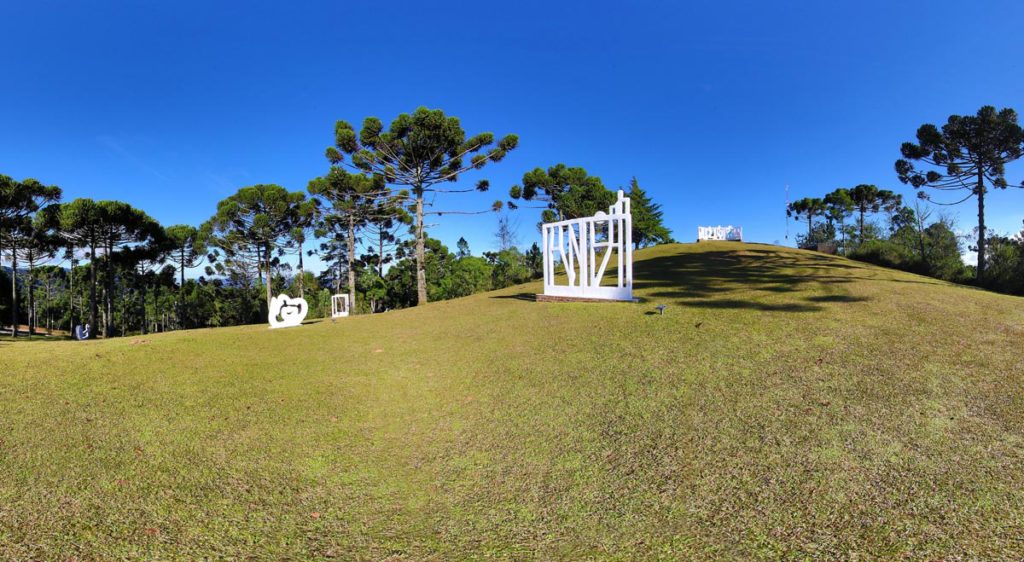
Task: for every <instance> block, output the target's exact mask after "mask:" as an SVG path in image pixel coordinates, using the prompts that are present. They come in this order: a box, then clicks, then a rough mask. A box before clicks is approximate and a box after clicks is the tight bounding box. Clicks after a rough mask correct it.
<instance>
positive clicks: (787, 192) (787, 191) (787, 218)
mask: <svg viewBox="0 0 1024 562" xmlns="http://www.w3.org/2000/svg"><path fill="white" fill-rule="evenodd" d="M786 240H789V184H788V183H787V184H786Z"/></svg>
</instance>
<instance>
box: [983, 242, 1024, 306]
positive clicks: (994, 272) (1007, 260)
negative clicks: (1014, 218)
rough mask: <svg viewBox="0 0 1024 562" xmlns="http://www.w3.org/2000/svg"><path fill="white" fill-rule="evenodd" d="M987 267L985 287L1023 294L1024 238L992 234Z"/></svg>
mask: <svg viewBox="0 0 1024 562" xmlns="http://www.w3.org/2000/svg"><path fill="white" fill-rule="evenodd" d="M988 249H989V252H990V253H989V269H988V271H987V272H986V275H985V280H984V283H985V287H987V288H989V289H992V290H995V291H999V292H1001V293H1009V294H1012V295H1024V239H1021V238H1008V237H1005V236H992V237H991V238H990V239H989V247H988Z"/></svg>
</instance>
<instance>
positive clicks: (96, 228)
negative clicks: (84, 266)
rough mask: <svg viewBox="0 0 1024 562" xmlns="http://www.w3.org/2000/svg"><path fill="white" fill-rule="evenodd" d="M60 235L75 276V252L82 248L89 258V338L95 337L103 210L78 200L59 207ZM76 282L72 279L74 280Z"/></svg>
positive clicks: (80, 199)
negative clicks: (67, 251) (97, 267)
mask: <svg viewBox="0 0 1024 562" xmlns="http://www.w3.org/2000/svg"><path fill="white" fill-rule="evenodd" d="M58 217H59V218H58V220H59V222H60V231H61V235H62V236H63V237H64V239H65V240H66V241H67V244H68V247H69V250H70V251H69V253H68V254H69V256H70V258H71V263H72V271H71V273H72V276H73V275H74V256H75V253H74V250H75V249H76V248H81V249H82V250H85V251H86V257H87V258H89V326H90V330H89V337H90V338H95V337H96V327H97V324H96V307H97V301H96V260H97V259H98V256H97V250H98V249H100V248H101V247H102V246H101V244H102V241H101V239H100V208H99V205H97V204H96V202H95V201H93V200H92V199H85V198H79V199H75V200H74V201H71V202H70V203H65V204H63V205H61V206H60V211H59V215H58ZM72 279H73V277H72Z"/></svg>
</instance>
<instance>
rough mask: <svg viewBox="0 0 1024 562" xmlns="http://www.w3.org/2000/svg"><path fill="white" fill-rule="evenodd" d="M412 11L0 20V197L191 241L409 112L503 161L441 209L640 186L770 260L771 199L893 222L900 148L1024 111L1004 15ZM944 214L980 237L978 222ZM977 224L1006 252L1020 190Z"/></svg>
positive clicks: (336, 6)
mask: <svg viewBox="0 0 1024 562" xmlns="http://www.w3.org/2000/svg"><path fill="white" fill-rule="evenodd" d="M420 4H421V3H413V2H408V3H404V2H390V3H376V2H358V3H355V2H338V1H334V2H324V3H314V2H292V3H285V2H264V3H259V2H253V3H242V2H183V1H182V2H90V3H85V2H47V1H34V2H12V1H9V0H5V1H4V2H3V3H2V4H0V19H2V20H3V21H4V23H5V25H4V28H5V31H4V41H3V42H4V48H3V49H2V50H0V68H2V69H3V76H4V86H3V87H2V88H0V131H2V133H0V173H4V174H7V175H11V176H15V177H17V178H23V177H36V178H38V179H40V180H42V181H44V182H47V183H54V184H57V185H60V186H61V187H63V188H64V190H65V196H66V198H67V199H71V198H75V197H93V198H97V199H106V198H113V199H122V200H125V201H128V202H130V203H132V204H133V205H136V206H138V207H140V208H142V209H144V210H145V211H147V212H148V213H150V214H151V215H152V216H154V217H155V218H157V219H158V220H160V221H161V222H162V223H164V224H168V225H169V224H174V223H181V222H185V223H192V224H199V223H200V222H202V221H203V220H205V219H206V218H208V217H209V216H210V215H211V214H212V213H213V211H214V209H215V206H216V203H217V201H218V200H220V199H222V198H224V197H226V196H228V195H230V194H231V193H233V192H234V191H235V190H236V189H237V188H239V187H242V186H245V185H252V184H256V183H278V184H281V185H283V186H286V187H288V188H290V189H293V190H299V189H305V187H306V184H307V182H308V180H309V179H310V178H312V177H315V176H317V175H319V174H321V173H323V172H324V171H325V170H326V168H327V162H326V160H325V159H324V157H323V151H324V148H325V147H327V146H328V145H329V144H330V143H331V142H332V135H333V124H334V122H335V121H336V120H338V119H345V120H348V121H350V122H353V123H355V124H358V123H361V122H362V119H363V118H364V117H366V116H369V115H373V116H378V117H380V118H381V119H383V120H384V121H385V122H388V121H390V120H391V119H392V118H393V117H394V116H395V115H397V114H398V113H401V112H408V111H412V110H414V109H415V108H416V107H418V106H421V105H426V106H428V107H432V108H441V109H444V110H445V111H446V112H447V113H449V114H452V115H455V116H457V117H459V118H461V120H462V123H463V126H464V128H465V129H466V130H467V132H468V133H470V134H473V133H477V132H482V131H492V132H494V133H495V134H496V135H499V136H500V135H504V134H506V133H516V134H518V135H519V136H520V148H519V149H518V150H516V151H515V152H513V153H511V154H510V155H509V156H508V158H506V159H505V160H504V161H503V162H501V163H499V164H496V165H492V166H489V167H488V168H487V169H485V170H484V171H482V172H480V173H474V174H472V175H467V176H466V177H465V178H464V180H463V181H466V182H467V183H469V182H475V181H476V179H478V178H483V177H486V178H488V179H489V180H490V181H491V185H492V191H491V192H490V193H487V194H470V195H466V196H462V195H454V196H447V197H446V198H445V199H443V200H439V201H438V208H448V209H453V210H472V209H482V208H486V207H487V206H488V205H489V203H490V202H491V201H493V200H494V199H496V198H501V199H505V198H506V195H507V188H508V186H509V185H511V184H513V183H517V182H518V181H519V179H520V178H521V176H522V174H523V172H524V171H526V170H529V169H532V168H534V167H536V166H542V167H547V166H550V165H552V164H555V163H558V162H564V163H566V164H568V165H572V166H583V167H585V168H586V169H587V170H588V171H589V172H590V173H592V174H594V175H597V176H600V177H601V178H602V179H603V181H604V183H605V185H607V186H608V187H613V188H614V187H617V186H623V185H626V184H628V182H629V179H630V177H631V176H636V177H637V178H638V179H639V181H640V184H641V185H642V186H643V187H645V188H646V189H647V190H648V191H649V193H651V195H652V196H653V197H654V198H655V200H656V201H658V202H660V203H662V204H663V206H664V210H665V215H666V222H667V224H668V226H669V227H671V228H672V229H673V231H674V234H675V236H676V237H677V238H678V239H680V240H683V241H689V240H692V239H693V238H694V237H695V236H696V227H697V225H698V224H705V225H714V224H735V225H741V226H742V227H743V228H744V234H745V236H746V237H747V238H748V239H751V240H755V241H762V242H779V243H787V240H786V239H785V235H786V217H785V212H784V206H785V193H784V187H785V186H786V185H787V184H788V185H789V186H790V196H791V197H792V198H797V197H801V196H805V195H813V196H817V195H821V194H823V193H825V192H826V191H829V190H832V189H834V188H836V187H840V186H852V185H856V184H858V183H875V184H877V185H879V186H882V187H887V188H891V189H898V190H901V191H902V192H903V193H905V194H906V195H907V196H912V195H913V193H912V190H911V189H909V188H904V187H903V186H901V185H900V184H899V182H898V181H897V179H896V176H895V173H894V172H893V170H892V166H893V161H894V160H895V159H896V158H898V157H899V145H900V143H901V142H903V141H905V140H911V139H912V138H913V135H914V132H915V130H916V129H917V127H918V126H919V125H920V124H922V123H924V122H938V123H941V122H944V121H945V119H946V117H947V116H948V115H949V114H951V113H960V114H963V113H973V112H974V111H976V110H977V109H978V108H979V107H980V106H981V105H985V104H991V105H995V106H997V107H1005V106H1009V107H1014V108H1016V109H1017V110H1018V111H1024V72H1021V66H1020V62H1019V60H1020V49H1019V44H1020V22H1021V21H1024V3H1020V2H1011V1H1006V2H994V1H993V2H986V1H979V2H974V3H965V2H948V1H933V2H927V3H925V2H917V3H910V2H891V1H889V2H812V1H807V2H723V1H718V2H692V3H676V2H628V3H627V2H552V1H547V2H533V1H525V2H506V3H481V2H474V3H458V2H446V3H439V4H438V7H435V8H427V7H424V6H421V5H420ZM1010 171H1011V173H1010V177H1009V179H1010V180H1011V181H1016V182H1020V180H1021V179H1024V166H1014V167H1012V168H1011V170H1010ZM950 211H951V212H952V213H954V214H955V215H956V216H958V217H959V220H960V226H961V227H963V228H970V227H971V226H972V225H973V224H974V221H976V206H973V205H967V204H964V205H960V206H957V207H952V208H951V209H950ZM989 213H990V214H989V215H988V217H987V218H988V222H989V224H990V225H991V226H993V227H994V228H995V229H996V230H997V231H1001V232H1004V233H1009V232H1016V231H1018V230H1020V227H1021V221H1022V219H1024V190H1010V191H1009V192H1005V193H997V194H995V195H993V196H992V197H991V202H990V205H989ZM515 216H516V218H517V219H518V221H519V223H520V228H519V234H520V238H521V242H522V243H523V244H527V243H529V242H532V241H533V240H534V239H535V238H537V234H536V230H535V228H534V227H533V225H534V224H535V223H536V221H537V212H536V211H522V210H521V211H518V212H517V213H516V215H515ZM495 222H496V217H495V216H494V215H483V216H477V217H464V216H450V217H443V218H441V219H440V220H439V224H438V225H437V226H436V227H434V228H433V229H432V232H431V233H432V235H434V236H436V237H439V238H441V239H442V240H443V241H444V242H446V243H447V244H449V245H450V246H452V247H454V243H455V240H457V239H458V237H459V236H460V235H462V236H465V237H466V238H467V239H468V240H469V242H470V246H471V248H472V250H473V251H474V253H479V252H481V251H483V250H486V249H490V247H491V246H492V245H493V236H492V232H493V231H494V228H495ZM799 229H800V226H799V225H793V224H790V226H789V230H790V238H789V241H788V243H790V244H791V243H792V240H793V236H794V235H795V233H796V232H798V231H799Z"/></svg>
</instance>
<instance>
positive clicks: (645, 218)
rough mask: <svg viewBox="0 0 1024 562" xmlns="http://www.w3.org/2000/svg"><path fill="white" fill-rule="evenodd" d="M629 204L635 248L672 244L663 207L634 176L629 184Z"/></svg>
mask: <svg viewBox="0 0 1024 562" xmlns="http://www.w3.org/2000/svg"><path fill="white" fill-rule="evenodd" d="M629 204H630V207H631V209H632V211H633V246H634V247H635V248H637V249H639V248H646V247H648V246H654V245H657V244H667V243H670V242H672V231H670V230H669V229H668V228H666V227H665V225H664V224H663V223H662V216H663V215H664V213H663V212H662V210H661V205H660V204H658V203H655V202H654V201H652V200H651V198H650V196H649V195H647V192H646V191H644V190H643V189H642V188H641V187H640V184H639V183H638V182H637V181H636V177H635V176H634V177H633V179H632V180H630V182H629Z"/></svg>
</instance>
